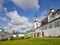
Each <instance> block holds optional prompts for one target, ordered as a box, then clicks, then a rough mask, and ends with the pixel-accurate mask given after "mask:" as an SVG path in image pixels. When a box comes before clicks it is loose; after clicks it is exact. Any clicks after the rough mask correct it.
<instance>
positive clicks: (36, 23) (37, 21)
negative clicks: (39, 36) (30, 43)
mask: <svg viewBox="0 0 60 45" xmlns="http://www.w3.org/2000/svg"><path fill="white" fill-rule="evenodd" d="M38 27H40V22H39V20H38V17H37V15H36V14H35V19H34V24H33V29H36V28H38Z"/></svg>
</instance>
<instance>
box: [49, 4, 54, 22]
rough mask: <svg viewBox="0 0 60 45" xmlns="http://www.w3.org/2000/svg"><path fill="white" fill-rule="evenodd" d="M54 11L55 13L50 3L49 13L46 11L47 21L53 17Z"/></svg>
mask: <svg viewBox="0 0 60 45" xmlns="http://www.w3.org/2000/svg"><path fill="white" fill-rule="evenodd" d="M54 13H55V8H54V6H53V5H52V7H51V9H50V11H49V13H48V22H50V21H51V20H52V18H53V17H54Z"/></svg>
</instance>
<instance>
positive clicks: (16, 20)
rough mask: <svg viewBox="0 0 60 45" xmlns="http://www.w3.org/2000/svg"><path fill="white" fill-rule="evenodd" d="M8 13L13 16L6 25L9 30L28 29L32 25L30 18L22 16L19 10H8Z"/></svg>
mask: <svg viewBox="0 0 60 45" xmlns="http://www.w3.org/2000/svg"><path fill="white" fill-rule="evenodd" d="M6 15H7V16H8V17H9V18H11V21H10V23H8V24H7V26H6V27H5V29H7V30H26V29H28V28H31V27H32V24H31V23H30V22H29V20H28V18H27V17H25V16H20V15H19V14H18V12H17V11H13V12H8V13H7V14H6Z"/></svg>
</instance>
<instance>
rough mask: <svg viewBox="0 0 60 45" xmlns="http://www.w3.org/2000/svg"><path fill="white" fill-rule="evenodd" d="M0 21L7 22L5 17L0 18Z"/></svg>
mask: <svg viewBox="0 0 60 45" xmlns="http://www.w3.org/2000/svg"><path fill="white" fill-rule="evenodd" d="M0 20H2V21H8V20H7V18H6V17H0Z"/></svg>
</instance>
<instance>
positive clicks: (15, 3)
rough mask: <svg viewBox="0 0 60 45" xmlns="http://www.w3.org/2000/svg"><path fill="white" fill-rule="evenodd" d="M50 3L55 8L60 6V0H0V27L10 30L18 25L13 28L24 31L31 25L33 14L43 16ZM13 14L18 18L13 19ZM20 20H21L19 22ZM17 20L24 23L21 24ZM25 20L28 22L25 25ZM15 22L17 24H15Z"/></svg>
mask: <svg viewBox="0 0 60 45" xmlns="http://www.w3.org/2000/svg"><path fill="white" fill-rule="evenodd" d="M52 5H53V6H54V7H55V9H58V8H60V0H0V28H9V29H7V30H8V31H11V30H14V29H15V28H16V27H19V29H17V28H16V29H15V30H20V31H21V30H23V31H22V32H24V31H25V30H27V29H29V28H31V27H32V23H33V19H34V16H35V14H37V16H38V18H39V19H42V18H44V17H45V16H47V14H48V11H49V9H50V8H51V6H52ZM15 14H16V16H17V18H18V19H20V20H18V19H15V18H16V17H15V16H14V15H15ZM12 16H13V17H12ZM20 17H22V18H20ZM24 19H25V20H24ZM21 20H23V21H22V22H21ZM15 22H16V23H15ZM18 22H21V23H23V22H24V23H23V24H22V25H21V24H20V23H18ZM25 22H27V23H28V24H27V25H26V23H25ZM17 24H19V25H18V26H17ZM29 24H30V25H29ZM23 25H24V26H23ZM26 26H29V27H28V28H27V27H26ZM14 27H15V28H14ZM13 28H14V29H13Z"/></svg>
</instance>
